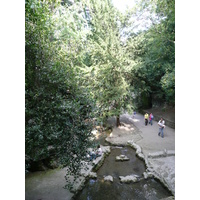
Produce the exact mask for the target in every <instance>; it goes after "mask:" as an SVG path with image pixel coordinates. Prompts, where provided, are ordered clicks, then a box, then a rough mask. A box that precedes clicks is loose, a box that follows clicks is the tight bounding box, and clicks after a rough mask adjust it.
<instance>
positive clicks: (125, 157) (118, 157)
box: [115, 155, 130, 161]
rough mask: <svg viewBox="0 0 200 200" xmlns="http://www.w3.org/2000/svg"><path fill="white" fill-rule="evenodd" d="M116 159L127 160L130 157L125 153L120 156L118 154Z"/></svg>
mask: <svg viewBox="0 0 200 200" xmlns="http://www.w3.org/2000/svg"><path fill="white" fill-rule="evenodd" d="M115 160H116V161H127V160H130V158H128V157H127V156H125V155H120V156H116V158H115Z"/></svg>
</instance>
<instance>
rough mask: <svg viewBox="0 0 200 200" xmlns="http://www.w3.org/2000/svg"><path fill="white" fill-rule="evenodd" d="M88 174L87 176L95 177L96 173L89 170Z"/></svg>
mask: <svg viewBox="0 0 200 200" xmlns="http://www.w3.org/2000/svg"><path fill="white" fill-rule="evenodd" d="M88 176H89V177H90V178H97V173H95V172H90V173H89V174H88Z"/></svg>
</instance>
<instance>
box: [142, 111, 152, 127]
mask: <svg viewBox="0 0 200 200" xmlns="http://www.w3.org/2000/svg"><path fill="white" fill-rule="evenodd" d="M153 118H154V116H153V114H152V113H150V115H149V114H148V113H146V114H145V115H144V122H145V126H147V124H148V122H149V124H151V126H152V124H153V122H152V120H153ZM148 120H149V121H148Z"/></svg>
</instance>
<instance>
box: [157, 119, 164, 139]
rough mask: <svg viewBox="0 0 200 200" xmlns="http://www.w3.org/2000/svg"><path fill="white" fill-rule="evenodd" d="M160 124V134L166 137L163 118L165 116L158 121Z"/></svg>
mask: <svg viewBox="0 0 200 200" xmlns="http://www.w3.org/2000/svg"><path fill="white" fill-rule="evenodd" d="M158 126H159V133H158V135H159V136H160V134H161V137H162V138H163V137H164V133H163V129H164V128H165V121H164V120H163V118H162V117H161V119H160V120H159V122H158Z"/></svg>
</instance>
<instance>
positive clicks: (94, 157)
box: [89, 145, 102, 161]
mask: <svg viewBox="0 0 200 200" xmlns="http://www.w3.org/2000/svg"><path fill="white" fill-rule="evenodd" d="M89 155H90V161H92V160H93V159H94V160H95V159H96V158H97V157H99V156H101V155H102V149H101V147H100V145H98V146H97V150H96V152H94V150H92V151H90V153H89Z"/></svg>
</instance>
